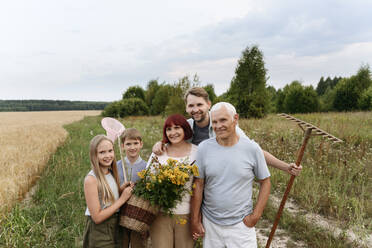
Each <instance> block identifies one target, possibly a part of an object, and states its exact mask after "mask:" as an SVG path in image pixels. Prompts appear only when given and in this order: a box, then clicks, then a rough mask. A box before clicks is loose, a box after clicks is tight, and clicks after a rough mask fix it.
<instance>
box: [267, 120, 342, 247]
mask: <svg viewBox="0 0 372 248" xmlns="http://www.w3.org/2000/svg"><path fill="white" fill-rule="evenodd" d="M278 115H279V116H280V117H283V118H286V119H288V120H290V121H293V122H296V123H297V124H298V125H299V127H300V128H301V129H302V130H303V131H304V133H305V134H304V138H303V141H302V145H301V148H300V152H299V153H298V156H297V160H296V165H297V166H299V165H300V164H301V160H302V157H303V156H304V152H305V148H306V145H307V142H308V141H309V139H310V136H311V133H312V131H314V132H315V133H314V135H321V136H323V137H325V138H327V139H328V140H330V141H332V142H333V143H337V142H343V141H342V140H340V139H339V138H337V137H335V136H333V135H331V134H329V133H327V132H325V131H323V130H322V129H320V128H318V127H316V126H314V125H312V124H310V123H307V122H304V121H302V120H300V119H297V118H295V117H293V116H290V115H288V114H284V113H283V114H278ZM295 178H296V176H294V175H292V176H291V178H290V179H289V182H288V184H287V189H286V190H285V192H284V196H283V199H282V202H281V203H280V206H279V210H278V212H277V214H276V218H275V221H274V224H273V227H272V228H271V232H270V236H269V239H268V240H267V243H266V248H269V247H270V244H271V241H272V239H273V237H274V234H275V231H276V228H277V226H278V223H279V220H280V217H281V215H282V212H283V209H284V205H285V202H286V201H287V198H288V194H289V192H290V191H291V188H292V185H293V182H294V179H295Z"/></svg>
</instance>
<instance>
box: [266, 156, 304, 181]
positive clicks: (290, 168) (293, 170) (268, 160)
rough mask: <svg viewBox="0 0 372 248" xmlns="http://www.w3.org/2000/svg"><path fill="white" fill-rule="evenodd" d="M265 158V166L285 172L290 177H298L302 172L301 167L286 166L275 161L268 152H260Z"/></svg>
mask: <svg viewBox="0 0 372 248" xmlns="http://www.w3.org/2000/svg"><path fill="white" fill-rule="evenodd" d="M262 151H263V153H264V156H265V160H266V163H267V165H270V166H271V167H274V168H277V169H280V170H282V171H285V172H287V173H289V174H291V175H294V176H298V175H299V174H300V172H301V170H302V166H301V165H300V166H297V165H296V164H294V163H291V164H287V163H286V162H284V161H282V160H279V159H277V158H276V157H274V156H273V155H272V154H270V153H269V152H267V151H265V150H262Z"/></svg>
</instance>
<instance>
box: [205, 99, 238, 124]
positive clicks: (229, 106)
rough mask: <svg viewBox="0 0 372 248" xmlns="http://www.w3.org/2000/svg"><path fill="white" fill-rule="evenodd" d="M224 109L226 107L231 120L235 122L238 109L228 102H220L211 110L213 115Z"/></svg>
mask: <svg viewBox="0 0 372 248" xmlns="http://www.w3.org/2000/svg"><path fill="white" fill-rule="evenodd" d="M222 107H225V108H226V110H227V112H228V113H229V115H230V116H231V119H232V120H234V116H235V115H236V109H235V107H234V106H233V105H232V104H231V103H228V102H218V103H216V104H215V105H213V106H212V108H211V110H210V111H211V113H212V112H214V111H217V110H220V109H221V108H222Z"/></svg>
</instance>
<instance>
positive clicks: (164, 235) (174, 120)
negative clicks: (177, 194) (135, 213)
mask: <svg viewBox="0 0 372 248" xmlns="http://www.w3.org/2000/svg"><path fill="white" fill-rule="evenodd" d="M191 137H192V130H191V127H190V125H189V124H188V123H187V121H186V119H185V117H183V116H182V115H179V114H174V115H171V116H169V117H168V118H167V119H166V121H165V123H164V127H163V140H162V142H163V143H164V144H166V146H167V149H166V152H164V153H163V154H162V155H161V156H158V160H159V162H160V163H161V164H164V163H166V161H167V160H168V159H169V158H172V159H175V160H178V161H182V162H183V161H185V162H188V163H192V162H193V161H195V159H196V151H197V146H195V145H193V144H191V143H189V142H187V140H188V139H190V138H191ZM153 156H155V154H151V157H150V159H149V161H152V157H153ZM149 163H150V162H149ZM147 166H149V164H148V165H147ZM191 185H192V178H190V180H189V181H188V182H187V183H186V184H185V187H186V188H187V189H188V190H191ZM190 198H191V196H190V194H185V195H184V196H183V198H182V201H181V202H180V203H178V204H177V206H176V207H175V208H174V209H173V210H172V213H173V214H174V215H173V216H172V217H170V216H168V215H165V214H162V213H160V214H159V215H158V216H157V218H156V219H155V221H154V222H153V224H152V225H151V227H150V236H151V241H152V246H153V247H154V248H173V247H175V248H192V247H194V242H193V239H192V236H191V233H190V230H189V214H190ZM185 219H186V220H187V222H186V224H184V223H182V224H181V223H180V222H181V221H180V220H185Z"/></svg>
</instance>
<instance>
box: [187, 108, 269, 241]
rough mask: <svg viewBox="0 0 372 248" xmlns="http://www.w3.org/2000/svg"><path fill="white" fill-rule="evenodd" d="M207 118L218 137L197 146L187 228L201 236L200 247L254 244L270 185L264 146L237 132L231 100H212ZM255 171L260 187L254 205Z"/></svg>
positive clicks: (194, 236) (193, 233)
mask: <svg viewBox="0 0 372 248" xmlns="http://www.w3.org/2000/svg"><path fill="white" fill-rule="evenodd" d="M211 118H212V128H213V131H214V132H215V134H216V137H215V138H211V139H208V140H205V141H203V142H202V143H201V144H200V145H199V147H198V153H197V159H196V164H197V165H198V166H199V173H200V175H199V177H196V178H195V180H194V183H195V189H194V193H193V196H192V200H191V217H190V222H191V223H190V224H191V233H192V235H193V238H194V239H197V238H198V237H201V236H204V238H203V247H204V248H211V247H213V248H218V247H221V248H222V247H229V248H230V247H233V248H235V247H252V248H253V247H257V240H256V232H255V228H254V226H255V225H256V223H257V221H258V220H259V219H260V217H261V215H262V213H263V210H264V208H265V205H266V202H267V200H268V198H269V194H270V186H271V185H270V173H269V170H268V168H267V165H266V162H265V158H264V155H263V152H262V150H261V148H260V147H259V146H258V144H257V143H255V142H254V141H252V140H250V139H249V138H247V137H244V136H240V135H238V133H237V131H236V127H237V124H238V114H236V110H235V108H234V106H232V105H231V104H230V103H225V102H220V103H217V104H215V105H214V106H213V107H212V109H211ZM255 177H256V178H257V179H258V181H259V183H260V190H259V195H258V199H257V203H256V206H255V208H254V209H253V202H252V183H253V180H254V178H255ZM203 195H204V197H203ZM202 203H203V204H202ZM200 209H201V210H202V216H203V221H201V218H200V216H201V213H200Z"/></svg>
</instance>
